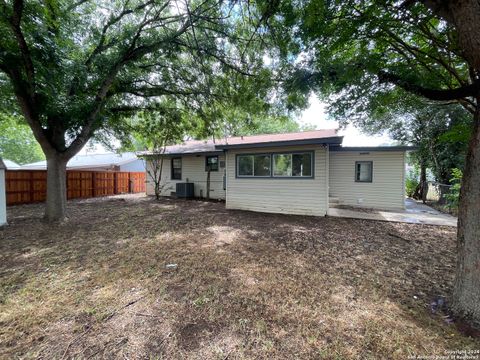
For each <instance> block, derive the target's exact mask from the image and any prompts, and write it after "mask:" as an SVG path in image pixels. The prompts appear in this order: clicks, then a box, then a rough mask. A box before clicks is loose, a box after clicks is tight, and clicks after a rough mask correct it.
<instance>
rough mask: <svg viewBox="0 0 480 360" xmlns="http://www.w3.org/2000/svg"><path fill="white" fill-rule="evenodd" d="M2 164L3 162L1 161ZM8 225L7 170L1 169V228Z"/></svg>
mask: <svg viewBox="0 0 480 360" xmlns="http://www.w3.org/2000/svg"><path fill="white" fill-rule="evenodd" d="M0 163H1V160H0ZM6 223H7V199H6V195H5V170H4V169H1V168H0V226H2V225H5V224H6Z"/></svg>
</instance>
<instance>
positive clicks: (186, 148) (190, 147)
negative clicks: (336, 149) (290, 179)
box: [139, 129, 343, 155]
mask: <svg viewBox="0 0 480 360" xmlns="http://www.w3.org/2000/svg"><path fill="white" fill-rule="evenodd" d="M342 138H343V137H342V136H338V135H337V130H336V129H325V130H314V131H304V132H296V133H285V134H264V135H252V136H236V137H230V138H226V139H218V140H215V141H214V140H188V141H185V142H184V143H183V144H178V145H171V146H167V147H166V148H165V152H164V154H167V155H174V154H178V155H180V154H195V153H214V152H219V151H221V150H223V149H228V148H238V147H255V146H263V147H266V146H276V145H289V143H292V144H297V145H298V144H300V143H302V142H303V143H305V144H319V143H329V142H332V143H335V144H341V142H342ZM149 154H150V155H152V152H141V153H139V155H149Z"/></svg>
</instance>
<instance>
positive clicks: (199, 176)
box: [146, 155, 225, 199]
mask: <svg viewBox="0 0 480 360" xmlns="http://www.w3.org/2000/svg"><path fill="white" fill-rule="evenodd" d="M174 157H177V156H174ZM178 157H181V158H182V179H181V180H172V179H171V164H172V162H171V159H172V156H166V157H165V158H164V162H163V169H162V184H165V186H164V188H163V191H162V196H170V195H171V193H172V192H175V188H176V183H181V182H186V181H187V179H188V182H193V183H194V189H195V196H196V197H205V196H206V194H207V171H205V155H199V156H197V155H183V156H178ZM218 161H219V164H220V163H221V162H225V156H224V155H219V156H218ZM147 166H148V169H151V162H150V161H148V160H147ZM224 172H225V168H222V167H219V169H218V171H211V172H210V198H211V199H225V190H224V189H223V175H224ZM154 185H155V183H154V181H153V179H152V178H151V176H150V175H149V174H148V171H147V174H146V190H147V195H155V190H154ZM200 195H202V196H200Z"/></svg>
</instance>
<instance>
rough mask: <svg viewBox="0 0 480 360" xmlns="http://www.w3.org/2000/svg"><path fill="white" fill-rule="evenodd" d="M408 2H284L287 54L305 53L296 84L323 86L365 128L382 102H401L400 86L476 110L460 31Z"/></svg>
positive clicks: (339, 110)
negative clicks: (460, 44) (467, 88)
mask: <svg viewBox="0 0 480 360" xmlns="http://www.w3.org/2000/svg"><path fill="white" fill-rule="evenodd" d="M405 3H406V2H405ZM405 3H404V2H398V1H382V2H380V3H379V2H378V1H354V0H351V1H350V0H348V1H340V2H339V1H324V0H311V1H308V2H306V3H302V6H297V5H298V4H297V3H295V2H292V1H284V2H282V4H281V6H280V12H279V14H278V16H276V17H274V18H272V19H271V20H270V21H269V25H270V28H271V29H272V32H273V33H276V34H278V39H279V44H280V46H281V47H282V49H283V51H282V53H283V54H284V58H285V59H287V60H288V59H290V58H292V57H294V56H299V57H300V59H301V60H299V61H297V65H298V68H297V71H296V72H295V73H293V74H292V75H293V76H292V77H291V79H290V86H292V87H294V88H297V89H302V91H303V92H306V91H307V90H310V89H311V90H314V91H317V92H318V93H319V94H320V95H321V96H322V99H323V100H325V101H326V102H328V103H329V104H330V106H329V109H328V110H329V112H330V113H331V114H332V115H333V116H334V117H335V118H336V119H337V120H339V121H340V122H342V123H343V124H345V123H347V122H353V123H355V124H357V125H359V126H363V125H364V122H365V120H366V119H368V118H369V117H371V116H372V114H374V113H375V112H377V114H376V115H378V114H379V113H378V111H379V109H381V108H382V107H386V106H390V105H392V106H395V103H396V101H397V100H398V93H395V91H394V89H395V86H398V87H400V88H402V89H403V90H406V91H408V92H409V93H413V94H415V95H420V96H423V97H427V98H430V99H433V100H437V101H447V100H450V99H455V100H453V101H454V102H456V103H457V102H458V103H460V104H461V105H462V106H464V107H465V108H466V109H467V110H468V111H470V112H473V111H474V108H475V101H474V100H473V99H472V97H471V93H467V92H465V94H464V93H462V92H461V91H460V90H461V89H463V88H464V87H468V86H469V85H471V84H473V83H474V82H475V81H476V80H477V79H476V76H474V74H473V73H472V72H471V71H470V68H469V66H468V64H467V61H466V59H465V57H464V56H463V53H462V51H461V50H460V48H459V46H458V43H457V41H456V40H455V39H456V36H457V34H456V31H455V29H454V28H453V27H452V25H450V24H449V23H446V22H445V21H442V20H440V19H439V17H438V16H436V15H434V14H433V13H432V11H430V10H429V9H427V8H426V7H425V6H424V5H423V4H422V3H421V2H415V1H410V2H408V3H409V6H408V7H407V6H404V4H405ZM472 76H473V77H472ZM459 94H460V95H459ZM462 94H464V96H462Z"/></svg>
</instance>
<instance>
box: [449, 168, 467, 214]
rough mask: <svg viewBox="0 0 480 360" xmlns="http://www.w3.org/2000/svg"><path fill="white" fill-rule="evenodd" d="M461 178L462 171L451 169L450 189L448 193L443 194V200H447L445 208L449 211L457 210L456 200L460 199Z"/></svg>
mask: <svg viewBox="0 0 480 360" xmlns="http://www.w3.org/2000/svg"><path fill="white" fill-rule="evenodd" d="M462 177H463V172H462V170H460V169H452V178H451V179H450V182H451V183H452V187H451V188H450V192H449V193H448V194H445V199H446V200H447V207H448V208H450V209H458V200H459V198H460V188H461V185H462Z"/></svg>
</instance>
